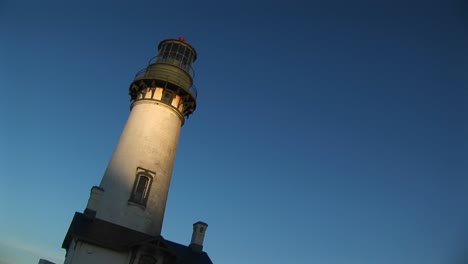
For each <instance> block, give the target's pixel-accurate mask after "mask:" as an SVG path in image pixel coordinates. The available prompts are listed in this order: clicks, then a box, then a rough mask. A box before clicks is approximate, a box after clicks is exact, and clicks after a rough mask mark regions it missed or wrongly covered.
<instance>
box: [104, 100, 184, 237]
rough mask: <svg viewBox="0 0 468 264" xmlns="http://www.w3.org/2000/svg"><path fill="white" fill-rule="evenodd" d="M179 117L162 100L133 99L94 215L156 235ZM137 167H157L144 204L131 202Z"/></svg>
mask: <svg viewBox="0 0 468 264" xmlns="http://www.w3.org/2000/svg"><path fill="white" fill-rule="evenodd" d="M181 118H182V117H181V116H180V114H179V113H178V112H177V111H176V110H175V109H173V108H172V107H170V106H167V105H165V104H163V103H160V102H156V101H150V100H142V101H137V102H136V103H135V104H134V106H133V109H132V111H131V112H130V116H129V118H128V120H127V123H126V125H125V128H124V130H123V132H122V135H121V136H120V139H119V142H118V144H117V146H116V149H115V151H114V153H113V155H112V158H111V160H110V162H109V165H108V167H107V169H106V172H105V173H104V176H103V178H102V181H101V184H100V187H102V188H104V194H103V196H102V198H101V201H100V203H99V206H98V209H97V214H96V217H97V218H100V219H103V220H106V221H108V222H112V223H115V224H118V225H122V226H125V227H128V228H131V229H134V230H137V231H140V232H144V233H147V234H150V235H160V233H161V227H162V222H163V217H164V210H165V206H166V200H167V194H168V190H169V184H170V180H171V175H172V169H173V166H174V159H175V154H176V149H177V143H178V139H179V133H180V127H181V125H182V119H181ZM138 167H142V168H144V169H147V170H151V171H154V172H156V175H155V177H154V179H153V183H152V185H151V189H150V193H149V198H148V201H147V205H146V208H142V207H141V206H137V205H134V204H132V203H129V202H128V200H129V198H130V195H131V192H132V189H133V184H134V182H135V177H136V171H137V168H138Z"/></svg>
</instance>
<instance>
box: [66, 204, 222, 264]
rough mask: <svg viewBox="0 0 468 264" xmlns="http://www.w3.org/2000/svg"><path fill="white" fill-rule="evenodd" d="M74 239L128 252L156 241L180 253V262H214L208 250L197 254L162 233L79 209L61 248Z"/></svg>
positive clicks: (185, 263)
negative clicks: (121, 223)
mask: <svg viewBox="0 0 468 264" xmlns="http://www.w3.org/2000/svg"><path fill="white" fill-rule="evenodd" d="M73 238H75V239H78V240H81V241H85V242H87V243H90V244H94V245H97V246H100V247H104V248H108V249H112V250H115V251H128V250H130V249H131V248H133V247H135V246H139V245H142V244H144V243H148V242H152V241H156V242H159V243H162V244H163V245H164V247H165V248H167V250H168V251H169V252H171V253H172V254H174V255H176V256H177V263H181V264H182V263H183V264H213V262H211V259H210V257H208V255H207V254H206V252H201V253H197V252H194V251H193V250H192V249H191V248H190V247H188V246H185V245H181V244H178V243H175V242H172V241H169V240H166V239H164V238H163V237H162V236H150V235H147V234H145V233H141V232H138V231H135V230H133V229H130V228H126V227H123V226H120V225H116V224H114V223H110V222H107V221H104V220H101V219H99V218H94V217H89V216H86V215H84V214H82V213H78V212H76V213H75V216H74V217H73V220H72V222H71V224H70V227H69V228H68V232H67V234H66V236H65V239H64V240H63V244H62V248H64V249H67V250H68V247H69V246H70V243H71V241H72V239H73Z"/></svg>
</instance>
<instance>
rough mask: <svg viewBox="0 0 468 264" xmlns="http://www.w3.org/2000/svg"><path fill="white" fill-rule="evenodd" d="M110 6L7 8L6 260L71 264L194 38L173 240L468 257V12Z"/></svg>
mask: <svg viewBox="0 0 468 264" xmlns="http://www.w3.org/2000/svg"><path fill="white" fill-rule="evenodd" d="M95 2H96V3H95ZM95 2H94V1H74V2H66V1H2V2H0V32H1V34H0V79H1V80H2V85H1V87H2V89H1V90H2V96H0V110H1V111H0V118H1V120H2V129H1V130H0V150H1V151H0V162H1V166H0V175H1V182H2V183H1V184H0V211H1V212H2V213H1V214H0V263H2V264H7V263H19V264H22V263H34V262H37V259H38V258H39V257H44V258H49V259H51V260H53V261H57V262H58V261H60V259H61V258H62V259H63V256H64V254H65V251H64V250H62V249H60V246H61V243H62V240H63V238H64V236H65V233H66V230H67V229H68V226H69V224H70V221H71V218H72V217H73V213H74V212H75V211H82V210H83V209H84V207H85V205H86V202H87V199H88V195H89V189H90V187H91V186H93V185H97V184H99V182H100V180H101V177H102V174H103V172H104V170H105V168H106V166H107V162H108V161H109V158H110V156H111V154H112V151H113V148H114V146H115V144H116V143H117V140H118V138H119V135H120V132H121V131H122V128H123V126H124V124H125V121H126V118H127V117H128V111H129V96H128V94H127V89H128V86H129V84H130V82H131V81H132V78H133V76H134V74H135V73H136V72H137V71H139V70H140V69H143V68H144V67H146V64H147V62H148V60H149V59H150V58H151V57H153V56H154V55H156V52H157V49H156V47H157V44H158V43H159V41H161V40H163V39H165V38H172V37H178V36H180V35H184V36H185V38H186V40H187V41H188V42H189V43H191V44H192V45H193V46H194V47H195V48H196V49H197V51H198V55H199V56H198V60H197V61H196V62H195V64H194V68H195V71H196V78H195V83H196V86H197V88H198V91H199V97H198V107H197V111H196V112H195V114H194V115H193V116H191V117H190V119H189V120H188V121H187V122H186V124H185V125H184V127H183V128H182V133H181V137H180V142H179V147H178V153H177V159H176V165H175V168H174V175H173V179H172V185H171V189H170V194H169V200H168V204H167V210H166V217H165V223H164V226H163V236H164V237H165V238H167V239H170V240H173V241H176V242H179V243H183V244H188V243H189V241H190V235H191V225H192V223H193V222H195V221H198V220H203V221H206V222H207V223H208V224H209V228H208V231H207V235H206V238H205V249H206V251H207V252H208V253H209V254H210V256H211V258H212V260H213V262H214V263H224V264H231V263H271V264H276V263H320V264H354V263H356V264H376V263H378V264H387V263H388V264H394V263H399V264H414V263H425V264H436V263H441V264H442V263H443V264H446V263H456V261H460V258H462V257H463V256H462V255H463V252H465V253H466V252H468V225H467V223H468V178H467V175H468V162H467V160H468V139H467V138H468V123H467V117H468V116H467V114H468V107H467V105H468V74H467V72H468V34H467V31H468V4H467V3H466V2H464V1H462V0H460V1H437V2H431V1H361V0H357V1H323V2H322V3H321V2H314V1H282V2H275V1H273V2H271V1H232V2H226V3H221V2H219V1H180V2H171V1H128V2H124V1H95ZM97 2H98V3H97ZM407 2H409V3H407ZM465 257H466V258H468V254H467V256H465ZM460 263H461V262H460Z"/></svg>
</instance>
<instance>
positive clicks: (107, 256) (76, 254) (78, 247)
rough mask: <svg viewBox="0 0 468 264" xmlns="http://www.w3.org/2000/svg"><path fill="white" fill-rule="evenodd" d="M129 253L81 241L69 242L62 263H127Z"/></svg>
mask: <svg viewBox="0 0 468 264" xmlns="http://www.w3.org/2000/svg"><path fill="white" fill-rule="evenodd" d="M129 261H130V253H128V252H116V251H112V250H109V249H105V248H101V247H98V246H94V245H91V244H87V243H84V242H81V241H78V242H76V243H75V242H72V243H70V248H69V249H68V254H67V257H66V258H65V262H64V264H102V263H112V264H128V263H129Z"/></svg>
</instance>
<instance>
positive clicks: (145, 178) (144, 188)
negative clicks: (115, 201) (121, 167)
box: [129, 168, 155, 206]
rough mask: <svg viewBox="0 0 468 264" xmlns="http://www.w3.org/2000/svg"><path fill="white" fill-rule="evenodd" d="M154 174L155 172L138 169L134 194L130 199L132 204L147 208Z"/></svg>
mask: <svg viewBox="0 0 468 264" xmlns="http://www.w3.org/2000/svg"><path fill="white" fill-rule="evenodd" d="M154 174H155V173H154V172H152V171H149V170H145V169H142V168H138V169H137V175H136V178H135V183H134V184H133V189H132V193H131V196H130V199H129V201H130V202H133V203H136V204H140V205H143V206H146V202H147V201H148V196H149V192H150V189H151V184H152V182H153V175H154Z"/></svg>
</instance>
